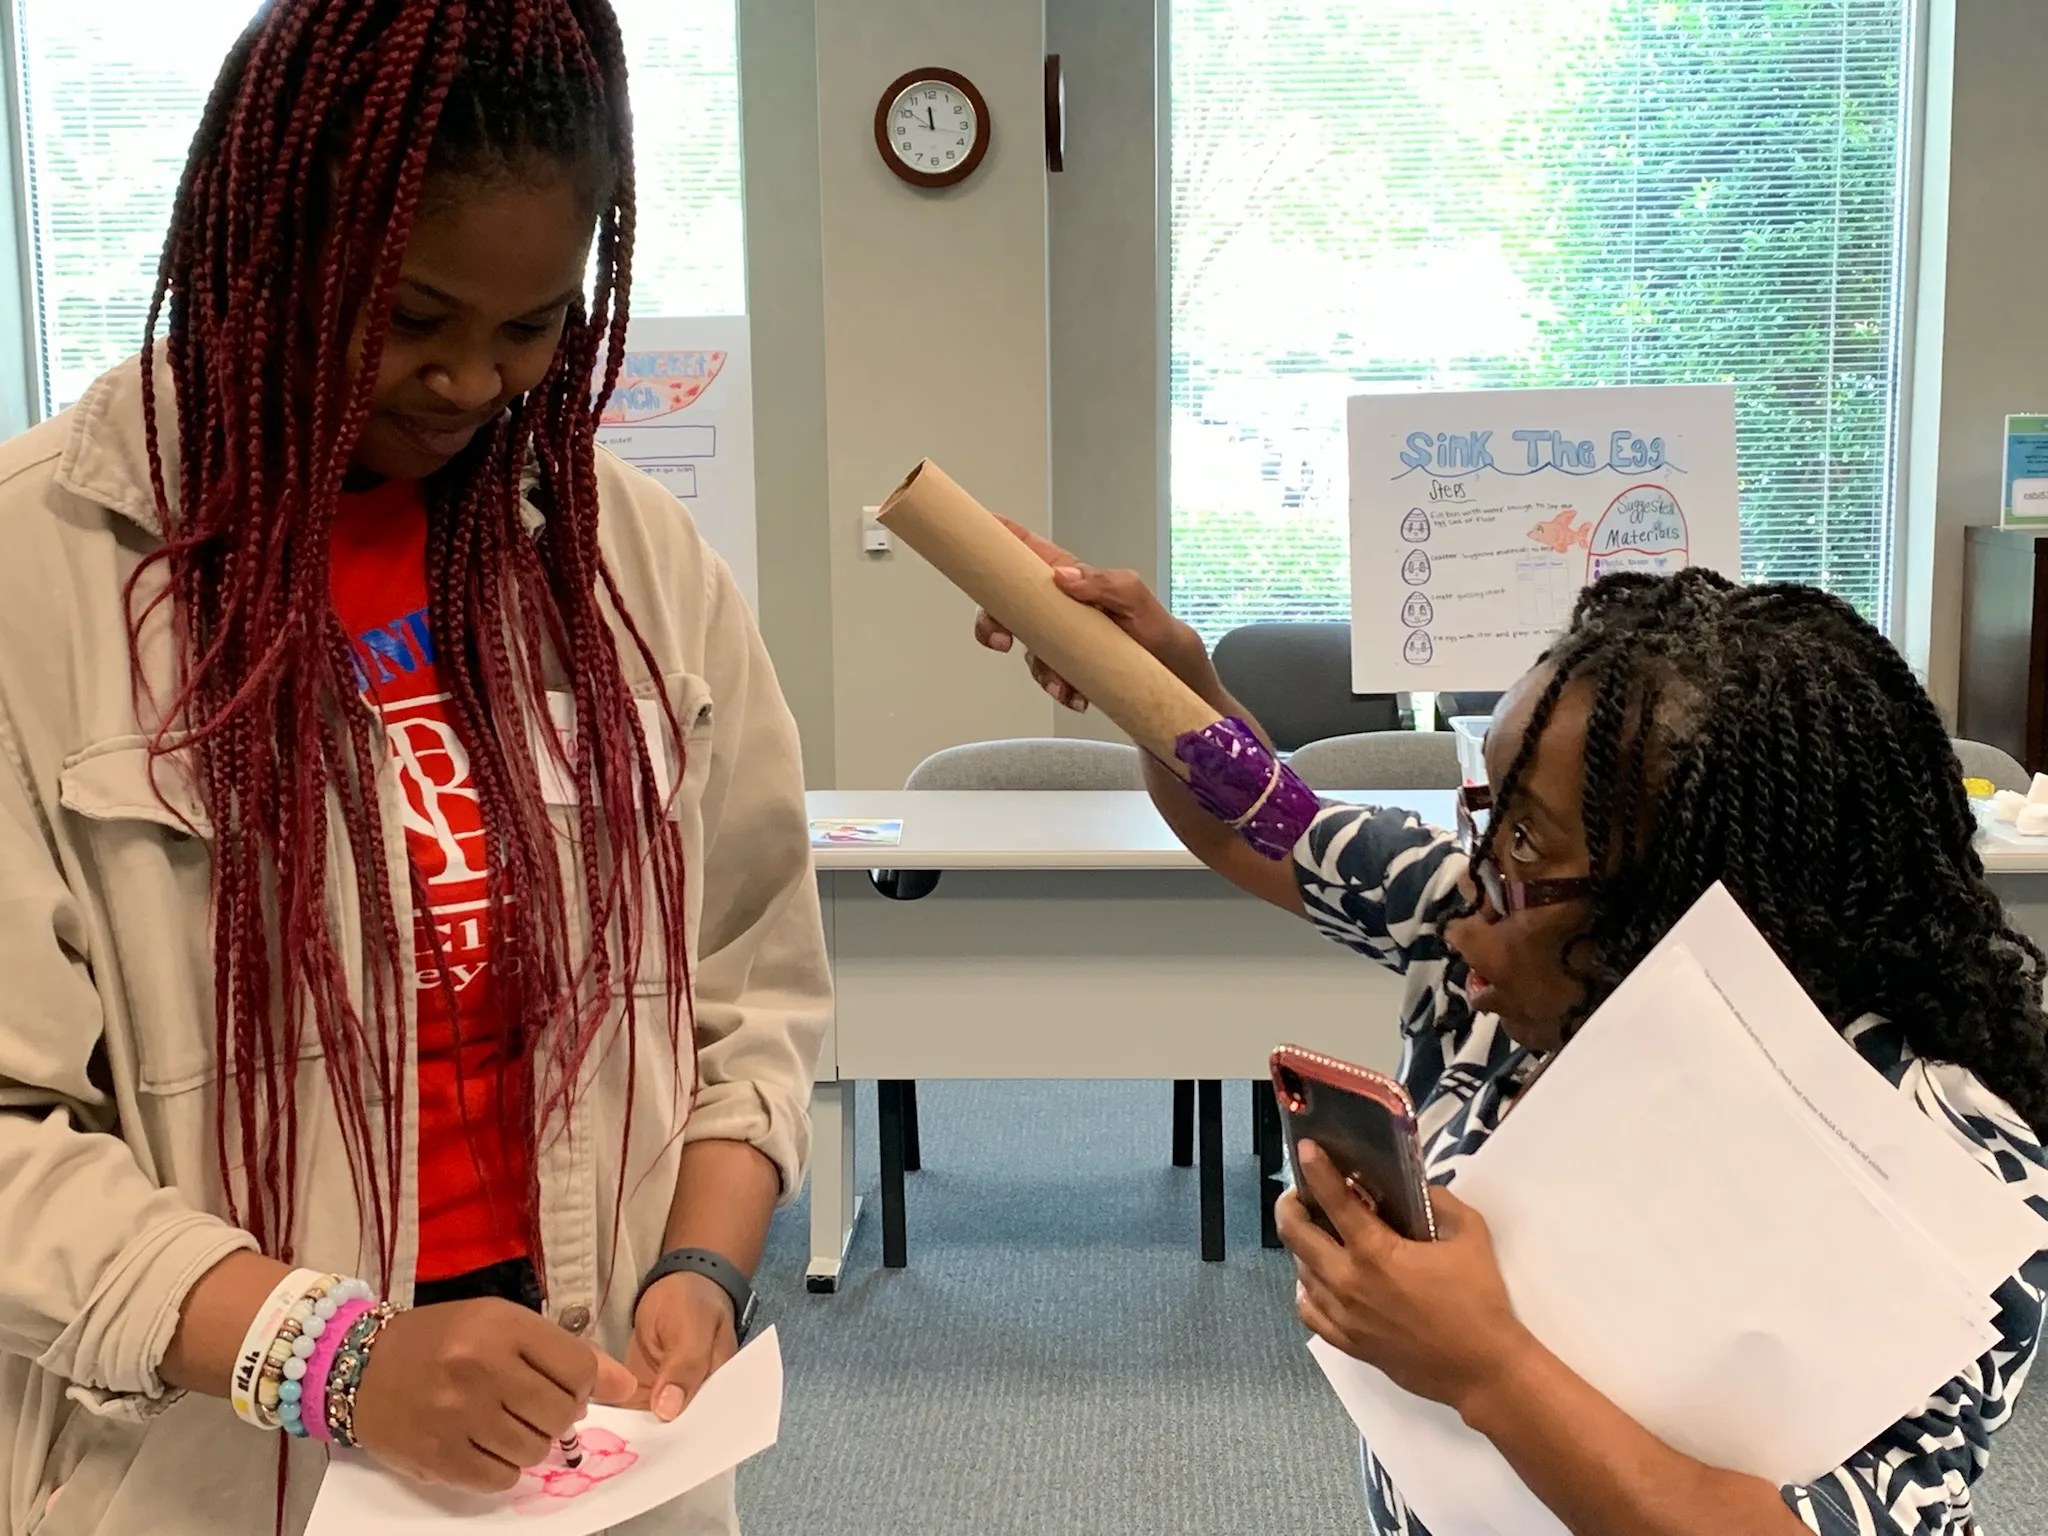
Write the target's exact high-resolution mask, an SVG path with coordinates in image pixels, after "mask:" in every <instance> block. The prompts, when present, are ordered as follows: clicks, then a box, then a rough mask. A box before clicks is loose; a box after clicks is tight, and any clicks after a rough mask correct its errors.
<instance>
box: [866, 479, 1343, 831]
mask: <svg viewBox="0 0 2048 1536" xmlns="http://www.w3.org/2000/svg"><path fill="white" fill-rule="evenodd" d="M879 517H880V520H881V522H882V523H883V525H884V526H885V527H887V528H888V529H889V530H890V532H892V533H894V534H896V535H897V536H898V537H899V538H901V539H902V540H903V542H904V543H906V544H908V545H909V546H910V547H911V548H912V549H913V550H915V551H916V552H917V553H918V554H919V555H921V556H923V557H924V559H926V560H927V561H929V562H930V563H931V564H932V565H933V566H934V567H935V568H936V569H937V570H938V571H939V573H940V574H941V575H943V576H945V577H946V579H947V580H949V581H951V582H952V583H953V585H955V586H956V587H958V588H960V590H961V591H963V592H964V593H966V594H967V596H969V597H970V598H972V599H974V601H975V602H977V603H979V604H980V605H981V606H982V607H983V608H985V609H987V610H988V611H989V612H990V613H991V614H993V615H994V616H995V617H996V618H997V619H999V620H1000V621H1001V622H1002V624H1003V626H1004V627H1005V628H1006V629H1008V630H1009V631H1010V632H1011V633H1012V634H1014V635H1015V636H1017V638H1018V639H1020V640H1022V641H1023V642H1024V644H1025V645H1026V646H1027V647H1028V648H1029V649H1030V650H1031V652H1032V653H1033V654H1034V655H1036V656H1038V657H1040V658H1041V659H1042V660H1043V661H1044V662H1045V663H1046V664H1047V665H1048V666H1050V667H1052V668H1053V669H1054V670H1056V671H1057V672H1058V673H1059V674H1060V675H1061V676H1062V677H1064V678H1065V679H1066V680H1067V681H1068V682H1069V683H1071V684H1073V686H1074V687H1075V688H1077V689H1079V690H1080V691H1081V692H1082V693H1083V694H1084V695H1086V696H1087V697H1088V698H1089V699H1091V700H1092V701H1094V703H1095V704H1096V705H1097V706H1098V707H1099V708H1100V709H1101V710H1102V711H1103V713H1104V714H1106V715H1108V716H1109V718H1110V719H1111V720H1114V721H1115V722H1116V723H1117V724H1118V725H1119V726H1121V727H1122V728H1123V729H1124V730H1125V731H1126V732H1128V733H1129V734H1130V736H1131V739H1132V740H1134V741H1135V742H1137V743H1138V745H1139V746H1140V747H1142V748H1143V749H1144V750H1146V751H1147V752H1149V753H1151V754H1152V756H1153V757H1154V758H1156V759H1158V761H1159V762H1161V763H1162V764H1164V765H1166V766H1167V767H1168V768H1170V769H1172V770H1173V772H1174V773H1176V774H1178V775H1179V776H1180V777H1181V778H1183V779H1186V780H1187V782H1188V787H1189V789H1190V790H1191V791H1192V792H1193V793H1194V795H1195V798H1196V799H1197V800H1198V801H1200V802H1201V804H1202V806H1203V808H1204V809H1205V810H1207V811H1208V812H1209V813H1210V814H1211V815H1213V816H1215V817H1217V818H1218V819H1219V820H1221V821H1224V822H1227V823H1229V824H1230V825H1231V826H1233V827H1235V828H1236V829H1237V830H1238V831H1239V832H1240V833H1241V834H1242V835H1243V836H1244V837H1245V839H1246V841H1247V842H1249V843H1250V844H1251V845H1252V846H1253V847H1254V848H1256V849H1258V850H1259V851H1260V852H1261V853H1264V854H1265V855H1266V856H1267V857H1269V858H1276V859H1277V858H1282V857H1285V856H1286V854H1287V853H1288V852H1289V851H1290V850H1291V849H1292V848H1293V846H1294V844H1295V843H1296V841H1298V840H1299V838H1300V836H1301V834H1302V833H1303V832H1304V831H1306V830H1307V827H1308V823H1309V821H1310V820H1311V819H1313V817H1314V815H1315V812H1316V809H1317V807H1318V802H1317V800H1316V798H1315V795H1314V794H1313V793H1312V792H1311V791H1310V790H1309V789H1308V788H1307V786H1306V785H1304V784H1303V783H1302V782H1301V780H1300V779H1298V778H1296V777H1295V775H1294V774H1293V772H1292V771H1290V770H1289V769H1288V768H1287V767H1286V766H1285V765H1284V764H1283V763H1281V762H1279V761H1278V760H1277V759H1276V758H1275V757H1274V756H1273V754H1272V753H1271V752H1270V751H1269V750H1268V749H1267V748H1266V746H1265V744H1264V743H1263V742H1261V741H1260V740H1259V738H1258V736H1257V734H1256V733H1255V732H1253V731H1252V729H1251V728H1250V726H1248V725H1246V724H1245V722H1243V721H1241V720H1235V719H1226V718H1224V717H1223V716H1221V715H1220V714H1219V713H1218V712H1217V711H1216V710H1215V709H1214V708H1212V707H1211V706H1210V705H1209V704H1208V703H1206V702H1205V701H1204V700H1203V699H1202V698H1201V696H1200V695H1198V694H1197V693H1195V691H1194V690H1193V689H1191V688H1189V687H1188V686H1187V684H1186V683H1184V682H1182V681H1181V680H1180V679H1179V678H1178V677H1176V676H1174V674H1173V673H1172V672H1171V671H1170V670H1169V669H1168V668H1167V667H1166V666H1165V664H1164V663H1162V662H1161V661H1160V660H1159V659H1158V658H1157V657H1156V656H1154V655H1152V654H1151V652H1149V651H1147V650H1146V649H1145V648H1144V647H1143V646H1141V645H1139V644H1138V643H1137V641H1135V640H1133V639H1132V638H1131V637H1130V636H1129V635H1127V634H1125V633H1124V632H1123V630H1121V629H1120V628H1118V627H1117V625H1116V623H1115V622H1114V621H1113V620H1111V619H1110V618H1108V617H1107V616H1106V615H1104V614H1102V613H1100V612H1098V611H1097V610H1096V609H1094V608H1091V607H1089V606H1088V605H1086V604H1085V603H1079V602H1076V601H1075V600H1074V599H1072V598H1070V597H1068V596H1067V595H1066V594H1065V593H1064V592H1062V591H1061V590H1060V589H1059V587H1058V586H1057V584H1056V583H1055V582H1054V579H1053V573H1052V568H1051V567H1050V566H1048V565H1047V564H1046V563H1045V562H1044V561H1043V560H1041V559H1040V558H1039V557H1038V556H1037V555H1035V554H1033V553H1032V552H1031V551H1030V550H1028V549H1026V548H1025V547H1024V545H1023V544H1022V543H1021V542H1019V541H1018V540H1017V538H1015V537H1014V536H1013V535H1012V534H1011V533H1010V531H1009V530H1008V529H1007V528H1005V527H1004V526H1003V525H1002V523H1001V522H1000V521H998V520H997V519H996V517H995V516H994V515H993V514H992V513H990V512H989V511H988V510H987V509H986V508H985V507H983V506H982V505H981V504H980V503H979V502H977V501H976V500H975V499H974V498H973V497H972V496H970V495H968V494H967V492H966V491H964V490H962V489H961V488H960V486H959V485H957V484H956V483H955V482H954V481H953V480H952V478H951V477H950V476H948V475H947V474H946V472H945V471H944V470H942V469H940V468H939V467H938V466H937V465H936V464H933V463H932V462H931V461H930V460H929V459H927V460H926V461H925V462H924V463H922V464H920V465H919V466H918V467H917V468H916V469H914V470H912V471H911V473H910V475H909V476H908V478H906V479H905V480H904V482H903V483H902V484H901V485H900V486H898V487H897V488H896V490H895V492H894V493H893V494H892V495H891V496H890V497H889V499H888V501H887V502H885V503H884V504H883V507H882V510H881V512H880V514H879Z"/></svg>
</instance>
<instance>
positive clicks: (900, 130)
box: [889, 80, 982, 174]
mask: <svg viewBox="0 0 2048 1536" xmlns="http://www.w3.org/2000/svg"><path fill="white" fill-rule="evenodd" d="M981 131H982V124H981V120H980V118H979V117H978V116H977V115H976V113H975V110H974V103H973V102H971V101H969V100H968V99H967V93H966V92H965V91H962V90H960V89H959V88H958V87H956V86H952V85H948V84H947V83H946V82H944V81H942V80H929V81H919V82H917V83H916V84H913V85H911V86H909V87H907V88H906V89H904V90H903V91H902V92H900V93H899V94H898V95H897V97H896V100H895V101H894V102H893V103H892V104H891V105H890V108H889V148H890V150H891V151H892V152H893V153H894V154H895V156H896V158H897V159H898V160H899V161H900V162H902V164H903V165H904V166H906V167H907V168H908V169H910V170H913V171H923V172H926V173H928V174H930V173H938V172H943V171H950V170H954V169H957V168H958V167H959V166H960V165H962V164H964V163H965V162H966V160H967V157H968V155H969V154H971V153H972V152H973V149H974V146H975V143H976V141H977V140H979V139H980V137H981Z"/></svg>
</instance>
